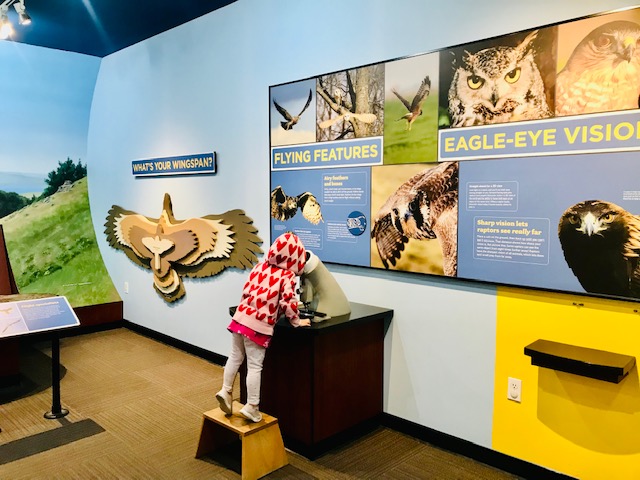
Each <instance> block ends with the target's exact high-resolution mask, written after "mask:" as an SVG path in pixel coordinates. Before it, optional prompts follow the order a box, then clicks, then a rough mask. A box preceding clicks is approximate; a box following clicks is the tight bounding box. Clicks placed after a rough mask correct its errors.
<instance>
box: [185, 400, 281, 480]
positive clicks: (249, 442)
mask: <svg viewBox="0 0 640 480" xmlns="http://www.w3.org/2000/svg"><path fill="white" fill-rule="evenodd" d="M242 407H243V405H242V404H241V403H239V402H233V411H234V412H240V409H241V408H242ZM238 437H239V438H240V442H241V443H242V462H241V464H242V466H241V468H242V471H241V475H242V480H254V479H257V478H260V477H264V476H265V475H267V474H269V473H271V472H273V471H274V470H277V469H279V468H282V467H284V466H285V465H287V464H288V463H289V461H288V460H287V453H286V452H285V450H284V443H283V441H282V435H281V433H280V427H279V426H278V419H277V418H275V417H272V416H271V415H267V414H266V413H262V420H261V421H259V422H258V423H254V422H251V421H249V420H247V419H246V418H244V417H243V416H241V415H240V414H239V413H234V414H233V415H226V414H225V413H224V412H223V411H222V410H220V408H215V409H213V410H209V411H208V412H204V414H203V419H202V431H201V432H200V441H199V442H198V450H197V451H196V458H200V457H202V456H204V455H207V454H209V453H211V452H213V451H215V450H217V449H218V448H220V447H223V446H225V445H228V444H229V443H231V442H233V441H234V440H237V439H238Z"/></svg>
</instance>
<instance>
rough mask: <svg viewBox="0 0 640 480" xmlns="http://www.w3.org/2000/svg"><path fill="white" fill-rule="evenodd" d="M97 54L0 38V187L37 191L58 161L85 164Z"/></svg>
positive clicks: (97, 65)
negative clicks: (49, 47)
mask: <svg viewBox="0 0 640 480" xmlns="http://www.w3.org/2000/svg"><path fill="white" fill-rule="evenodd" d="M99 68H100V58H97V57H93V56H89V55H80V54H77V53H70V52H64V51H61V50H53V49H48V48H42V47H34V46H31V45H23V44H18V43H12V42H7V41H0V71H1V72H2V75H1V76H0V85H2V87H3V88H2V100H1V102H0V104H1V105H2V114H3V116H4V118H3V122H2V128H0V145H1V147H0V190H4V191H13V192H17V193H40V192H41V191H42V189H43V188H44V186H45V184H44V179H45V178H46V176H47V173H49V172H50V171H51V170H55V169H56V168H57V166H58V162H60V161H65V160H66V159H67V158H71V159H72V160H73V161H74V162H77V161H78V160H81V161H82V163H84V164H86V162H87V159H86V158H85V156H86V152H87V130H88V124H89V113H90V111H91V101H92V97H93V90H94V87H95V82H96V77H97V75H98V70H99Z"/></svg>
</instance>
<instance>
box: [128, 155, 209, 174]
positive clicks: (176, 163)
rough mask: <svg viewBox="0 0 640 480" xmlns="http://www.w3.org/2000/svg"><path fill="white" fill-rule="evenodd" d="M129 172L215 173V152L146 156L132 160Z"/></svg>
mask: <svg viewBox="0 0 640 480" xmlns="http://www.w3.org/2000/svg"><path fill="white" fill-rule="evenodd" d="M131 173H132V174H133V175H134V176H136V177H152V176H158V175H192V174H203V173H205V174H206V173H208V174H212V173H216V154H215V152H213V153H196V154H193V155H181V156H179V157H165V158H147V159H145V160H133V161H132V162H131Z"/></svg>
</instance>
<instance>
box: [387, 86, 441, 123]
mask: <svg viewBox="0 0 640 480" xmlns="http://www.w3.org/2000/svg"><path fill="white" fill-rule="evenodd" d="M391 91H392V92H393V94H394V95H395V96H396V97H398V99H399V100H400V101H401V102H402V104H403V105H404V106H405V107H406V109H407V110H408V112H407V113H406V114H404V115H403V116H402V117H400V118H399V119H398V120H406V121H407V130H411V125H412V124H413V122H415V120H416V119H417V118H418V117H419V116H420V115H422V104H423V103H424V99H425V98H427V97H428V96H429V92H430V91H431V80H429V75H427V76H426V77H424V80H422V83H421V84H420V87H419V88H418V91H417V92H416V94H415V95H414V97H413V100H412V101H411V103H409V101H408V100H407V99H406V98H404V97H403V96H402V95H400V93H398V91H397V90H396V89H395V88H392V89H391Z"/></svg>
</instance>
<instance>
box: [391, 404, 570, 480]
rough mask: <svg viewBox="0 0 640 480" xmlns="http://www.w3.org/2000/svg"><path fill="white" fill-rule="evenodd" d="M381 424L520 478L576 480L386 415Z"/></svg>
mask: <svg viewBox="0 0 640 480" xmlns="http://www.w3.org/2000/svg"><path fill="white" fill-rule="evenodd" d="M381 421H382V424H383V425H384V426H386V427H389V428H392V429H394V430H396V431H398V432H401V433H404V434H406V435H409V436H411V437H414V438H417V439H418V440H422V441H424V442H427V443H430V444H432V445H434V446H436V447H438V448H442V449H443V450H448V451H450V452H453V453H458V454H460V455H463V456H465V457H467V458H471V459H473V460H475V461H477V462H481V463H484V464H485V465H490V466H492V467H495V468H499V469H500V470H503V471H505V472H509V473H512V474H514V475H517V476H519V477H521V478H525V479H532V480H534V479H535V480H577V479H576V478H574V477H570V476H568V475H564V474H562V473H558V472H554V471H553V470H548V469H546V468H543V467H541V466H540V465H536V464H533V463H529V462H526V461H524V460H520V459H518V458H515V457H510V456H509V455H505V454H504V453H500V452H496V451H495V450H492V449H490V448H486V447H482V446H480V445H477V444H475V443H472V442H469V441H467V440H462V439H461V438H458V437H454V436H453V435H448V434H446V433H442V432H439V431H437V430H434V429H432V428H429V427H425V426H423V425H419V424H417V423H414V422H411V421H409V420H405V419H403V418H400V417H396V416H395V415H391V414H389V413H384V414H383V415H382V420H381Z"/></svg>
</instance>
